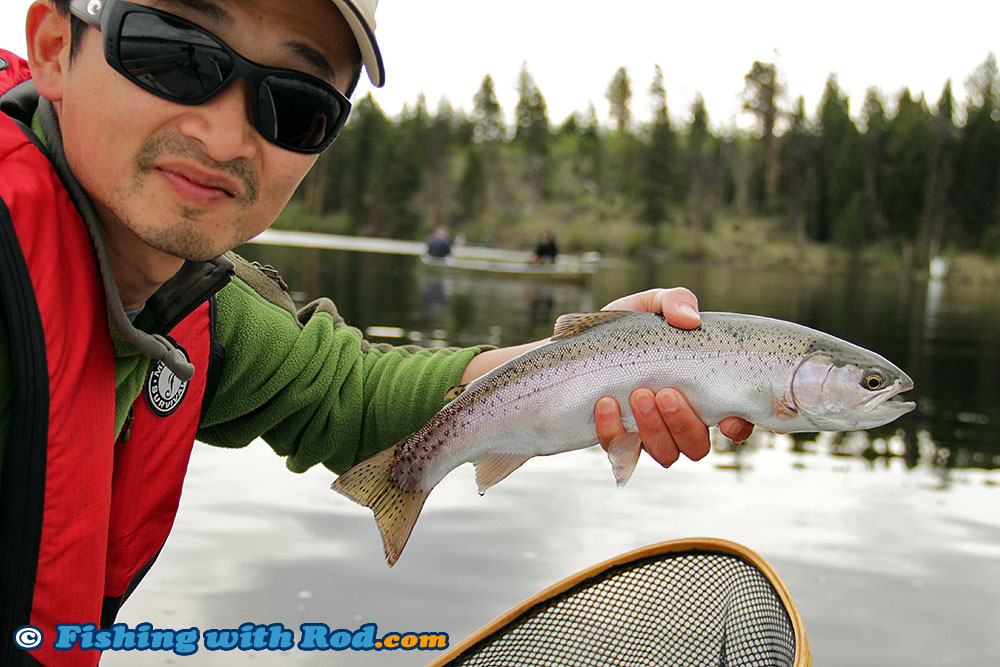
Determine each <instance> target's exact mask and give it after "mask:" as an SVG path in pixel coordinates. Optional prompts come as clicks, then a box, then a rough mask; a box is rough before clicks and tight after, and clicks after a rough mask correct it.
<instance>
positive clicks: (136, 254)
mask: <svg viewBox="0 0 1000 667" xmlns="http://www.w3.org/2000/svg"><path fill="white" fill-rule="evenodd" d="M98 218H99V219H100V221H101V229H102V230H103V232H104V241H105V243H106V245H107V248H108V259H109V260H110V262H111V270H112V271H113V272H114V276H115V285H116V286H117V287H118V295H119V296H120V297H121V301H122V306H123V307H124V308H125V310H135V309H136V308H139V307H141V306H142V305H143V304H144V303H146V301H147V300H148V299H149V297H151V296H153V294H154V293H155V292H156V290H158V289H160V287H162V286H163V283H165V282H167V281H168V280H170V279H171V278H172V277H173V276H174V275H175V274H176V273H177V272H178V271H180V269H181V267H182V266H183V265H184V260H183V259H181V258H179V257H175V256H173V255H168V254H167V253H165V252H162V251H160V250H157V249H156V248H152V247H150V246H149V245H148V244H146V243H145V242H144V241H143V240H142V239H140V238H139V237H138V236H136V235H135V234H134V233H133V232H132V230H130V229H129V228H128V227H126V226H125V225H124V224H122V223H121V222H120V221H119V220H117V219H116V218H114V217H113V216H111V215H110V213H108V212H107V211H99V212H98Z"/></svg>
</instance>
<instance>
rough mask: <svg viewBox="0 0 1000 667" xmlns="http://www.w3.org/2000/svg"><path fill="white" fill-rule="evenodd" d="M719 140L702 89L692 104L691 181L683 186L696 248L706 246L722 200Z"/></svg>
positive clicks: (689, 133) (688, 159)
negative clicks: (718, 154)
mask: <svg viewBox="0 0 1000 667" xmlns="http://www.w3.org/2000/svg"><path fill="white" fill-rule="evenodd" d="M717 143H718V142H717V141H716V139H715V137H713V136H712V133H711V131H710V130H709V127H708V110H707V109H706V108H705V98H703V97H702V96H701V93H698V94H697V95H696V96H695V99H694V102H693V103H692V104H691V122H690V123H689V124H688V126H687V151H686V152H685V156H686V161H685V164H686V166H687V168H686V169H685V170H684V171H685V177H686V179H687V182H686V183H685V184H684V185H683V186H682V187H683V188H684V191H685V192H686V194H687V198H686V201H687V208H688V210H689V211H690V218H691V240H692V244H693V246H694V249H695V252H699V251H700V250H701V249H702V245H703V243H704V235H705V231H707V230H708V228H709V226H710V224H711V215H712V212H713V211H715V210H716V209H718V208H719V206H721V203H722V202H721V198H722V195H721V192H720V183H719V178H718V169H717V163H716V157H717V152H718V149H717V145H716V144H717Z"/></svg>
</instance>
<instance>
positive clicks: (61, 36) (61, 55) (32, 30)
mask: <svg viewBox="0 0 1000 667" xmlns="http://www.w3.org/2000/svg"><path fill="white" fill-rule="evenodd" d="M69 24H70V18H69V13H66V14H61V13H60V12H59V11H58V10H57V9H56V7H55V5H53V4H52V2H50V1H49V0H38V1H37V2H34V3H32V5H31V7H29V8H28V18H27V21H26V25H25V37H26V39H27V41H28V65H29V66H30V68H31V78H32V80H33V81H34V82H35V86H36V87H37V88H38V92H39V93H40V94H41V95H42V96H43V97H45V98H47V99H48V100H50V101H51V102H59V101H60V100H62V92H63V83H64V77H65V75H66V73H67V72H68V71H69V45H70V28H69Z"/></svg>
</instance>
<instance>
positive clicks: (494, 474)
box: [474, 454, 531, 495]
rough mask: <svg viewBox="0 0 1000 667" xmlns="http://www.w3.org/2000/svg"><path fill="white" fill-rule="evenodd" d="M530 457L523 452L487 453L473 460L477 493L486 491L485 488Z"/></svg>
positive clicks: (480, 493)
mask: <svg viewBox="0 0 1000 667" xmlns="http://www.w3.org/2000/svg"><path fill="white" fill-rule="evenodd" d="M530 458H531V456H527V455H524V454H487V455H486V456H484V457H482V458H481V459H479V460H478V461H475V462H474V465H475V466H476V484H477V485H478V486H479V495H482V494H484V493H486V489H488V488H490V487H491V486H493V485H494V484H496V483H497V482H499V481H501V480H502V479H504V478H505V477H507V475H509V474H511V473H512V472H514V471H515V470H517V469H518V468H520V467H521V465H522V464H523V463H524V462H525V461H527V460H528V459H530Z"/></svg>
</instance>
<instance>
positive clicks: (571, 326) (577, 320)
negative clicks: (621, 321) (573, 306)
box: [551, 310, 632, 340]
mask: <svg viewBox="0 0 1000 667" xmlns="http://www.w3.org/2000/svg"><path fill="white" fill-rule="evenodd" d="M631 312H632V311H631V310H602V311H600V312H596V313H567V314H566V315H560V316H559V319H557V320H556V327H555V330H554V331H553V332H552V338H551V340H559V339H560V338H567V337H569V336H572V335H574V334H578V333H580V332H581V331H586V330H587V329H590V328H591V327H596V326H597V325H598V324H604V323H605V322H611V321H612V320H617V319H618V318H620V317H625V316H626V315H629V314H630V313H631Z"/></svg>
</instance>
